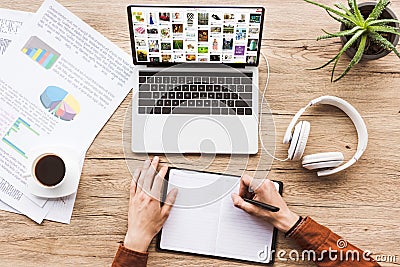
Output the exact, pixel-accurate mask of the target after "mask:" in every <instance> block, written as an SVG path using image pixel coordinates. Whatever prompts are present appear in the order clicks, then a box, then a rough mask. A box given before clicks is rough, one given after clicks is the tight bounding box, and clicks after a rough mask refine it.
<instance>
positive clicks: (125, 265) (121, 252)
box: [111, 244, 149, 267]
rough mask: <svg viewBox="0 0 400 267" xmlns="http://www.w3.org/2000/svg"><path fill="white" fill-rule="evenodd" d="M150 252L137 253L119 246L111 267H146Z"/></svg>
mask: <svg viewBox="0 0 400 267" xmlns="http://www.w3.org/2000/svg"><path fill="white" fill-rule="evenodd" d="M148 255H149V253H148V252H145V253H143V252H136V251H133V250H130V249H127V248H126V247H124V245H122V244H121V245H119V248H118V251H117V254H115V257H114V261H113V263H112V265H111V267H133V266H134V267H146V265H147V257H148Z"/></svg>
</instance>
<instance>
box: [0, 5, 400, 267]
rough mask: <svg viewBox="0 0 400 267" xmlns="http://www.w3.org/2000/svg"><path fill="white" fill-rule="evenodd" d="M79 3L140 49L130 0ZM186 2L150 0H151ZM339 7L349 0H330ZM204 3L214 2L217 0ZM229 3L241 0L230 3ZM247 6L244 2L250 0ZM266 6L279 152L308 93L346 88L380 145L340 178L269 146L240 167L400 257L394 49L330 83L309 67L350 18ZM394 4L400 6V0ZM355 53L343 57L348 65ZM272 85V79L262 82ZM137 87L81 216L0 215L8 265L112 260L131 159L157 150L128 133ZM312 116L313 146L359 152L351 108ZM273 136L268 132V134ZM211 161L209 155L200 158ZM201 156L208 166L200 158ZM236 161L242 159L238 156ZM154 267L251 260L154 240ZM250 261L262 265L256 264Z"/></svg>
mask: <svg viewBox="0 0 400 267" xmlns="http://www.w3.org/2000/svg"><path fill="white" fill-rule="evenodd" d="M60 2H61V3H62V4H63V5H64V6H66V7H67V8H68V9H69V10H71V11H72V12H73V13H75V14H76V15H77V16H79V17H80V18H82V19H83V20H84V21H85V22H86V23H88V24H89V25H91V26H92V27H94V28H95V29H96V30H97V31H99V32H100V33H102V34H103V35H105V36H106V37H107V38H109V39H110V40H111V41H113V42H115V43H116V44H117V45H118V46H119V47H121V48H122V49H124V50H125V51H126V52H127V53H130V41H129V32H128V26H127V25H128V24H127V18H126V6H127V5H128V4H130V3H132V2H129V1H127V0H120V1H110V0H93V1H83V0H79V1H77V0H74V1H72V0H61V1H60ZM168 2H169V3H176V4H190V2H184V1H181V0H178V1H171V0H166V1H159V2H158V1H143V2H141V3H152V4H156V3H163V4H165V3H168ZM321 2H325V3H327V4H333V3H336V2H337V1H334V0H324V1H321ZM193 3H196V4H205V5H206V4H208V5H210V4H212V3H214V2H211V1H207V0H199V1H193ZM218 3H219V4H231V5H232V4H235V3H236V1H232V0H222V1H219V2H218ZM40 4H41V1H40V0H34V1H22V0H0V7H1V8H10V9H20V10H24V11H31V12H35V11H36V10H37V8H38V7H39V6H40ZM243 4H244V3H243ZM245 4H254V5H258V4H264V6H265V8H266V10H267V12H266V19H265V25H264V35H263V37H264V39H263V42H262V50H263V52H264V53H265V54H266V55H267V57H268V59H269V63H270V65H271V71H270V73H271V79H270V84H269V88H268V93H267V95H266V98H267V100H268V103H269V106H270V108H271V110H272V112H273V119H274V121H275V124H276V156H278V157H280V158H285V157H286V155H287V154H286V153H287V152H286V150H287V146H286V145H283V144H281V139H282V137H283V133H284V131H285V129H286V127H287V125H288V123H289V121H290V120H291V118H292V117H293V115H294V114H295V113H296V112H297V111H298V110H299V109H300V108H301V107H303V106H304V105H305V104H306V103H308V101H310V100H311V99H313V98H316V97H318V96H321V95H328V94H329V95H336V96H338V97H342V98H344V99H346V100H347V101H349V102H350V103H352V104H353V105H354V106H355V107H356V108H357V109H358V110H359V111H360V113H361V114H362V116H363V117H364V119H365V122H366V124H367V127H368V132H369V143H368V148H367V151H366V153H365V154H364V155H363V157H362V159H361V160H360V161H359V162H358V163H357V164H356V165H354V166H353V167H351V168H350V169H348V170H346V171H344V172H341V173H339V174H337V175H333V176H331V177H326V178H318V177H317V176H316V174H315V173H313V172H309V171H306V170H304V169H302V168H301V166H300V163H299V162H277V161H274V162H273V164H272V167H271V168H269V165H270V164H269V163H270V162H271V159H270V158H268V157H267V156H266V155H265V153H264V155H262V156H260V155H256V156H251V157H250V158H249V160H248V162H247V164H246V165H244V166H242V164H236V165H235V166H234V167H233V168H232V166H230V169H229V172H230V173H233V174H241V173H243V172H244V171H246V172H249V173H254V171H256V170H257V172H256V175H257V176H258V177H263V176H265V175H267V174H268V170H270V172H269V174H268V175H269V178H271V179H276V180H281V181H283V182H284V185H285V186H284V198H285V200H286V201H287V202H288V204H289V206H290V208H291V209H293V210H294V211H295V212H297V213H299V214H301V215H310V216H312V217H313V218H314V219H316V220H317V221H318V222H320V223H322V224H324V225H326V226H328V227H330V228H331V229H332V230H334V231H335V232H337V233H338V234H340V235H342V236H343V237H345V238H346V239H347V240H348V241H349V242H352V243H354V244H356V245H357V246H359V247H360V248H362V249H369V250H370V251H372V252H373V253H374V254H375V255H397V263H387V264H383V265H384V266H394V265H400V259H399V257H400V247H399V244H400V232H399V229H400V194H399V193H398V191H399V188H400V177H399V176H400V172H399V166H400V159H399V152H398V151H399V150H400V139H399V136H400V93H399V89H400V72H399V69H400V60H399V59H398V58H397V57H396V56H395V55H394V54H393V53H392V54H390V55H388V56H387V57H385V58H383V59H380V60H377V61H373V62H372V61H371V62H362V63H361V64H359V65H358V66H356V67H355V68H354V69H353V70H352V71H351V72H350V73H349V75H347V76H346V77H345V78H344V79H342V80H341V81H339V82H337V83H330V69H329V68H328V69H323V70H319V71H309V70H307V69H308V68H312V67H315V66H319V65H322V64H323V63H325V62H327V61H328V60H329V59H330V58H332V57H333V56H334V55H336V53H337V52H338V50H339V49H340V47H341V44H340V42H339V40H337V39H336V40H328V41H319V42H317V41H316V37H317V36H319V35H320V34H321V33H322V32H321V28H323V29H325V30H328V31H336V30H337V29H338V27H339V25H338V24H337V23H336V22H335V21H333V20H332V19H330V18H329V17H328V15H327V14H326V12H324V11H323V10H322V9H320V8H317V7H315V6H312V5H310V4H307V3H305V2H303V1H301V0H285V1H281V0H269V1H263V2H260V1H255V0H249V1H246V3H245ZM391 8H392V9H393V10H394V11H395V12H396V13H397V14H399V15H400V4H399V3H398V2H396V1H394V2H393V3H392V5H391ZM348 62H349V60H348V58H346V57H344V60H343V62H342V63H341V64H339V67H338V68H339V69H343V68H344V67H345V66H346V64H347V63H348ZM260 76H261V77H260V84H261V85H262V84H263V83H264V82H265V78H266V65H265V63H264V62H262V61H261V64H260ZM260 87H261V86H260ZM130 99H131V95H128V97H127V98H126V99H125V101H124V102H123V103H122V104H121V106H120V107H119V108H118V110H117V111H116V112H115V114H114V115H113V116H112V117H111V119H110V120H109V122H108V123H107V124H106V125H105V127H104V128H103V130H102V131H101V132H100V133H99V135H98V136H97V138H96V139H95V141H94V142H93V144H92V146H91V147H90V149H89V151H88V153H87V155H86V160H85V164H84V168H83V173H82V176H81V182H80V186H79V190H78V196H77V200H76V203H75V208H74V212H73V216H72V220H71V224H70V225H63V224H59V223H53V222H47V221H46V222H44V223H43V224H42V225H36V224H35V223H34V222H32V221H31V220H29V219H27V218H26V217H24V216H21V215H16V214H11V213H7V212H2V211H1V212H0V229H1V230H0V266H109V265H110V264H111V262H112V260H113V257H114V254H115V251H116V249H117V247H118V241H120V240H123V237H124V234H125V232H126V228H127V210H128V187H129V183H130V179H131V174H130V172H129V169H128V166H129V167H130V168H135V167H138V166H141V165H142V163H143V161H144V159H145V158H146V156H143V155H136V154H133V153H131V152H129V151H126V154H124V147H128V146H129V145H127V144H126V142H128V141H129V136H128V135H129V133H128V131H125V136H123V132H124V125H125V127H126V126H127V124H125V115H126V113H127V112H128V115H129V106H130ZM303 119H305V120H308V121H310V122H311V137H310V139H309V143H308V146H307V149H306V154H310V153H314V152H325V151H342V152H344V154H345V157H346V159H349V157H351V155H352V153H354V151H355V149H356V143H357V138H356V131H355V129H354V127H353V126H352V123H351V121H350V120H349V118H347V117H346V116H345V114H344V113H342V112H341V111H339V110H338V109H336V108H332V107H326V106H323V107H314V108H313V109H311V110H310V111H308V112H307V114H306V115H305V116H304V117H303ZM263 138H265V136H264V135H263ZM124 140H126V142H125V145H124V142H123V141H124ZM161 156H162V162H163V163H165V164H171V165H176V166H179V167H189V168H194V169H199V168H201V169H205V168H204V162H207V160H208V159H205V160H203V161H202V159H199V157H197V156H188V157H186V158H183V157H172V158H170V157H168V159H167V158H166V157H165V156H163V155H161ZM199 161H200V162H201V163H199ZM211 161H212V162H211V163H212V164H211V165H210V166H209V167H208V168H207V170H209V171H217V172H224V171H226V170H227V166H228V163H232V162H233V163H235V162H239V163H240V158H237V157H229V156H217V157H215V158H214V159H212V160H211ZM200 165H201V166H200ZM231 165H232V164H231ZM277 249H278V250H280V249H282V250H285V251H287V252H290V250H291V249H299V248H298V247H297V246H296V245H295V244H294V242H292V241H291V240H288V239H285V238H284V236H283V235H281V234H280V235H279V236H278V247H277ZM149 251H150V257H149V266H178V265H179V266H242V265H246V264H243V263H237V262H230V261H226V260H218V259H211V258H207V257H195V256H187V255H183V254H170V253H159V252H155V247H154V242H153V243H152V245H151V247H150V249H149ZM249 265H250V264H249ZM275 265H276V266H312V264H311V263H308V262H303V261H300V262H293V261H277V262H276V264H275Z"/></svg>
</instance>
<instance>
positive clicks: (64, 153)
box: [26, 147, 81, 198]
mask: <svg viewBox="0 0 400 267" xmlns="http://www.w3.org/2000/svg"><path fill="white" fill-rule="evenodd" d="M44 153H53V154H56V155H58V156H60V157H61V158H62V159H63V160H64V163H65V167H66V168H65V169H66V170H65V176H64V180H63V182H62V183H61V184H60V185H59V186H57V187H48V188H47V187H44V186H41V185H39V184H38V182H37V181H36V180H35V178H34V177H33V176H32V173H31V169H32V163H33V162H31V163H30V164H29V165H28V168H29V171H30V173H29V174H27V175H26V176H27V178H28V179H27V187H28V190H29V192H30V193H31V194H32V195H35V196H38V197H42V198H59V197H65V196H69V195H71V194H73V193H75V192H76V191H77V190H78V185H79V180H80V175H81V172H80V170H81V169H80V166H79V161H80V157H79V156H78V154H77V153H76V152H74V151H73V150H71V149H68V148H62V147H51V148H41V149H37V150H34V151H32V152H30V154H29V155H30V158H32V159H36V158H37V157H39V156H40V155H42V154H44Z"/></svg>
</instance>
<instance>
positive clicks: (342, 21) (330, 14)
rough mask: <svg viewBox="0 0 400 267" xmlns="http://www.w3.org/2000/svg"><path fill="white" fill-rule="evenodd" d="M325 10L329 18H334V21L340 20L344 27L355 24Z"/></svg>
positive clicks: (351, 26) (350, 26)
mask: <svg viewBox="0 0 400 267" xmlns="http://www.w3.org/2000/svg"><path fill="white" fill-rule="evenodd" d="M326 12H327V13H328V15H329V16H330V17H331V18H333V19H334V20H336V21H338V22H340V23H343V24H344V25H346V27H348V28H353V27H354V26H355V24H354V23H353V22H351V21H349V20H347V19H342V18H338V17H336V16H334V15H332V13H331V12H329V11H328V10H326Z"/></svg>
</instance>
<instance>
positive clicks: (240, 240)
mask: <svg viewBox="0 0 400 267" xmlns="http://www.w3.org/2000/svg"><path fill="white" fill-rule="evenodd" d="M275 185H276V187H277V189H279V188H278V187H279V184H277V183H276V184H275ZM174 187H177V188H178V189H179V191H178V195H177V199H176V202H175V205H174V207H173V208H172V210H171V213H170V216H169V218H168V219H167V221H166V223H165V225H164V227H163V229H162V232H161V241H160V248H161V249H168V250H175V251H182V252H191V253H197V254H205V255H213V256H219V257H227V258H234V259H239V260H248V261H255V262H262V263H268V262H269V261H270V260H271V251H270V250H271V247H272V241H273V226H272V225H271V224H269V223H267V222H265V221H262V220H260V219H258V218H257V217H254V216H251V215H249V214H247V213H246V212H244V211H242V210H240V209H238V208H236V207H234V206H233V202H232V199H231V194H232V193H233V192H235V193H238V191H239V178H238V177H233V176H226V175H218V174H209V173H201V172H195V171H186V170H178V169H171V170H170V174H169V184H168V191H170V190H171V189H172V188H174ZM265 249H267V250H268V252H267V253H268V254H266V255H268V259H267V260H265V259H264V260H263V259H259V254H260V251H264V250H265ZM262 256H265V254H263V255H262Z"/></svg>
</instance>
